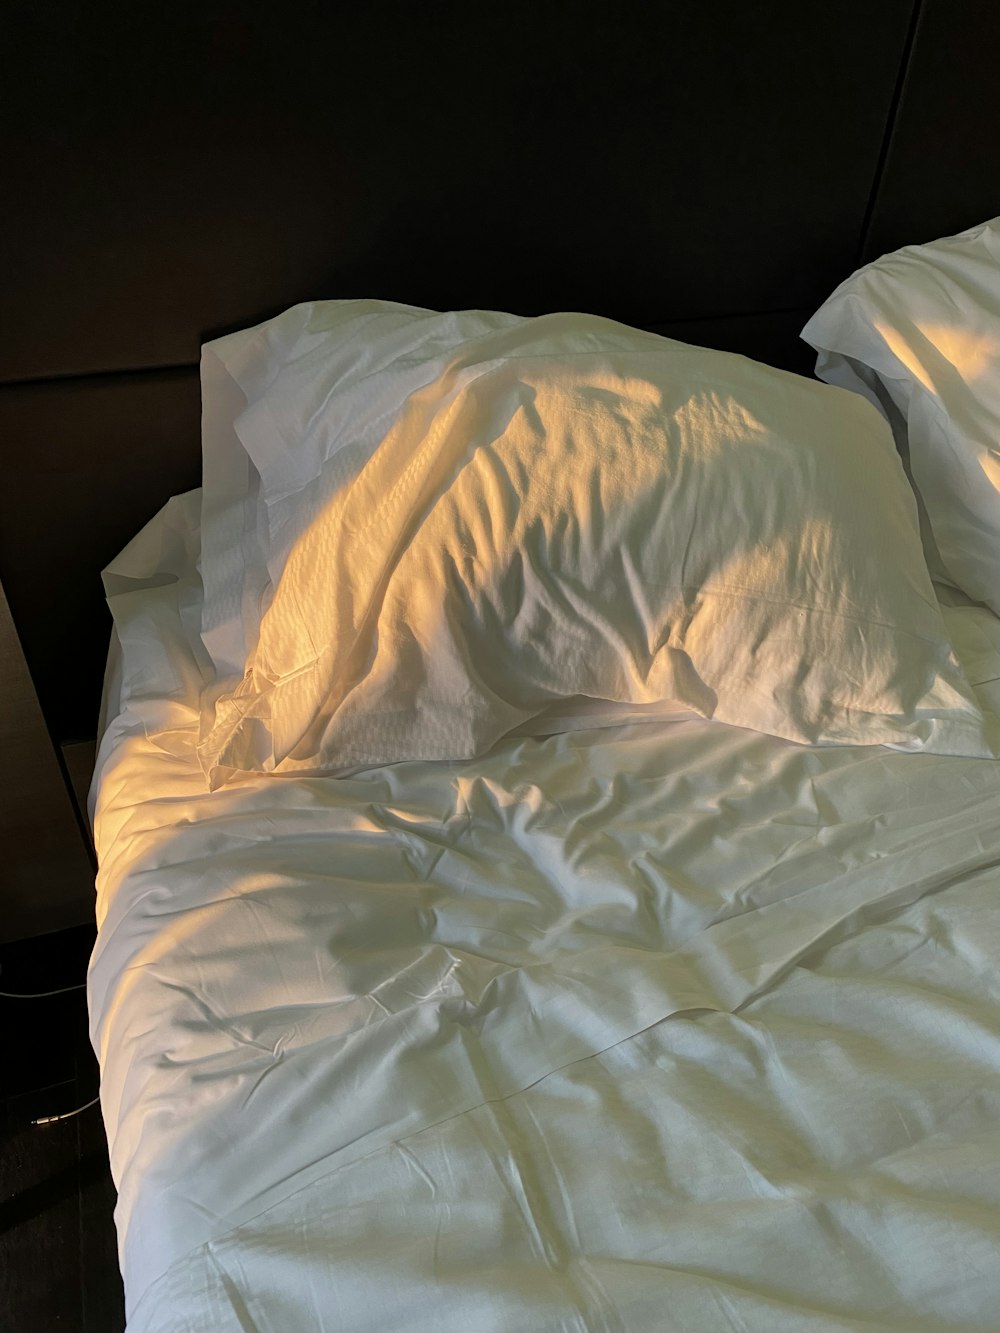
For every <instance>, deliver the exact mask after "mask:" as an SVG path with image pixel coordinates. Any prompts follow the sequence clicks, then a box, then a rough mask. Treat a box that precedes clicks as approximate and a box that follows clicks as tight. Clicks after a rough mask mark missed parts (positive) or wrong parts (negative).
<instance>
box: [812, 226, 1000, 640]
mask: <svg viewBox="0 0 1000 1333" xmlns="http://www.w3.org/2000/svg"><path fill="white" fill-rule="evenodd" d="M802 337H803V338H804V339H805V340H806V341H807V342H808V343H810V344H811V345H812V346H813V347H815V348H816V350H817V352H818V353H819V358H818V360H817V363H816V373H817V375H819V376H820V377H821V378H822V379H824V380H827V381H828V382H829V383H831V384H839V385H842V386H844V387H846V388H849V389H853V390H855V392H857V393H861V394H863V395H864V396H865V397H867V398H869V399H870V401H872V402H874V403H875V404H876V406H878V407H879V408H880V410H881V411H882V412H883V413H884V414H885V415H886V417H887V418H888V419H889V421H890V422H891V423H892V424H893V426H894V429H895V431H896V435H897V442H898V444H899V447H900V450H901V452H902V453H903V454H904V456H907V457H908V464H909V470H910V474H911V477H912V481H913V484H914V486H915V488H916V490H917V492H918V494H919V497H920V500H921V502H922V504H923V507H924V509H925V511H926V516H927V522H928V525H929V534H928V535H929V537H930V538H931V539H932V544H929V550H928V561H929V563H931V565H932V569H933V571H934V572H935V573H943V575H944V576H945V577H946V578H947V580H948V581H950V582H951V583H953V584H954V585H955V586H956V587H958V588H960V589H962V591H963V592H965V593H966V594H967V595H968V596H970V597H972V598H973V599H975V600H976V601H979V602H984V603H986V605H988V606H989V607H990V608H991V609H992V610H993V611H995V612H996V613H997V614H1000V218H994V219H993V220H992V221H991V222H986V223H983V224H982V225H981V226H978V227H972V228H970V229H969V230H968V231H963V232H961V233H960V234H959V235H957V236H949V237H946V238H945V239H944V240H940V241H935V242H934V243H933V244H930V245H914V246H907V247H906V248H905V249H902V250H897V251H896V252H895V253H893V254H889V255H884V256H883V257H882V258H881V259H878V260H876V261H875V263H873V264H868V265H867V266H866V267H865V268H862V269H859V271H858V272H857V273H855V274H854V275H853V276H852V277H850V278H848V279H847V281H846V282H843V283H841V285H840V286H839V287H838V288H837V290H836V291H835V292H834V293H833V295H832V296H831V297H830V299H829V300H828V301H826V302H825V303H824V304H823V305H822V306H821V307H820V309H819V310H818V311H817V312H816V314H815V315H814V316H813V317H812V319H810V321H809V322H808V324H806V326H805V328H804V329H803V330H802ZM938 560H940V566H939V567H937V568H935V566H936V565H937V562H938Z"/></svg>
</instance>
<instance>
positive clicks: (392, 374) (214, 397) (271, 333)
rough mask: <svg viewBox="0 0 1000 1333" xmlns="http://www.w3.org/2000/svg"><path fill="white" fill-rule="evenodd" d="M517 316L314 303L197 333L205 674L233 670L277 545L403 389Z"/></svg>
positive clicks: (286, 543) (264, 593)
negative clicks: (208, 662)
mask: <svg viewBox="0 0 1000 1333" xmlns="http://www.w3.org/2000/svg"><path fill="white" fill-rule="evenodd" d="M524 322H525V321H524V320H523V319H520V318H519V317H517V316H515V315H505V314H500V313H496V312H492V311H475V310H474V311H458V312H446V313H438V312H435V311H431V310H421V309H418V308H417V307H415V306H404V305H399V304H397V303H395V302H391V301H368V300H359V301H318V302H307V303H304V304H301V305H297V306H293V307H292V308H291V309H289V310H286V311H284V312H283V313H282V314H281V315H278V316H276V317H275V318H273V319H269V320H266V321H264V323H262V324H258V325H256V326H255V327H253V328H249V329H241V330H240V331H239V332H237V333H232V334H228V335H226V336H225V337H223V338H217V339H215V340H214V341H213V342H210V343H206V344H205V346H204V347H203V348H202V356H201V393H202V432H201V433H202V462H203V491H202V495H203V499H202V516H201V526H202V549H203V583H204V593H205V602H204V609H203V613H202V639H203V642H204V644H205V647H206V649H207V650H208V652H209V655H210V657H211V659H212V661H213V663H214V665H215V669H216V673H217V675H219V676H223V677H224V676H227V675H230V674H232V673H233V672H235V673H236V674H238V675H239V674H242V672H243V669H244V665H245V663H246V660H247V658H248V656H249V654H250V653H251V652H252V651H253V648H254V645H255V644H256V639H257V633H258V629H259V624H260V617H261V614H262V612H263V609H264V608H265V607H266V605H267V602H268V600H269V598H270V595H271V591H272V589H273V585H274V584H275V583H276V582H277V580H278V578H279V577H280V575H281V571H282V569H283V568H284V562H285V560H286V558H287V555H288V552H289V550H291V548H292V546H294V544H295V542H296V541H297V540H298V538H299V536H301V534H302V532H303V531H305V529H306V528H307V527H308V526H309V524H310V522H311V521H312V519H313V518H314V517H315V515H316V514H317V513H319V512H320V511H321V509H322V508H323V506H324V504H325V503H326V501H327V499H328V498H329V496H330V495H331V494H332V493H333V492H334V491H336V490H337V489H338V488H339V487H340V486H341V485H343V484H344V483H345V482H346V481H348V480H350V479H351V478H353V477H354V476H355V475H356V474H357V472H358V470H359V469H360V468H361V467H362V466H363V464H364V463H365V461H366V460H367V458H368V457H369V456H370V454H371V452H372V450H373V449H374V448H375V447H376V445H377V444H378V442H379V440H380V439H382V437H383V436H384V435H385V433H386V431H387V430H388V429H389V428H390V427H391V425H392V424H393V422H394V420H395V419H396V417H397V416H398V414H399V412H400V410H401V409H402V405H403V403H404V402H405V401H406V398H407V397H408V395H409V394H410V393H411V392H413V391H414V390H415V389H418V388H420V387H421V386H422V385H424V384H427V383H429V382H430V381H431V380H433V379H435V378H436V376H437V375H439V374H440V373H441V372H442V371H443V369H444V367H445V366H446V365H447V363H448V361H449V359H450V358H451V357H452V356H453V355H454V353H455V352H456V350H457V349H458V348H460V347H463V346H465V345H467V344H468V343H469V342H470V341H471V340H473V339H475V338H476V337H479V336H482V335H484V334H489V333H493V332H495V331H497V330H498V329H504V328H508V327H511V326H514V325H519V324H523V323H524Z"/></svg>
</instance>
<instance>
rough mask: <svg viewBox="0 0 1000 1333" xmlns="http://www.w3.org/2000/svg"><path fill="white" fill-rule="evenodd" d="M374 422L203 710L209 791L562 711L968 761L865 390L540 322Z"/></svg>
mask: <svg viewBox="0 0 1000 1333" xmlns="http://www.w3.org/2000/svg"><path fill="white" fill-rule="evenodd" d="M376 374H377V372H376ZM371 388H372V391H373V393H374V394H375V398H376V399H377V400H378V401H380V402H381V401H382V400H381V399H380V398H379V395H378V390H379V385H378V384H377V383H376V384H374V385H372V386H371ZM323 402H324V408H323V411H324V413H325V414H326V416H325V421H324V424H323V427H322V428H323V429H324V430H325V431H326V432H327V433H328V435H329V436H330V437H331V438H333V437H334V436H335V435H336V430H337V413H338V409H339V399H338V395H337V394H336V393H334V394H329V395H327V396H326V397H325V398H324V400H323ZM287 405H288V404H287V401H286V402H285V403H284V406H285V407H287ZM267 406H268V408H269V410H270V408H271V402H270V400H268V403H267ZM300 417H301V413H300V414H299V416H298V417H297V418H296V419H300ZM386 419H387V420H391V422H392V424H391V426H390V428H389V429H388V430H387V432H386V434H385V436H384V438H383V439H381V441H380V442H379V443H378V444H377V447H373V448H372V449H371V450H370V452H369V456H368V458H367V461H365V462H364V464H363V466H362V467H361V468H360V470H359V471H358V472H357V473H356V475H355V476H354V477H353V478H352V479H350V480H347V481H344V482H342V483H341V484H339V485H338V486H337V487H334V488H329V489H328V490H327V494H326V498H325V502H324V504H323V506H322V507H321V508H320V509H319V510H318V511H317V510H311V511H310V512H311V517H310V521H309V523H308V525H307V526H306V527H305V528H304V529H303V531H302V532H301V535H300V536H299V537H298V538H297V540H296V541H295V543H294V546H293V547H292V549H291V550H290V551H289V553H288V554H287V558H286V559H285V562H284V566H283V569H282V572H281V574H280V578H279V579H278V580H277V581H276V585H275V589H274V593H273V597H272V599H271V601H270V604H269V606H268V609H267V611H266V613H265V614H264V616H263V619H262V621H261V624H260V634H259V640H258V642H257V645H256V649H255V651H254V652H253V654H252V655H251V657H250V660H249V663H248V666H247V669H246V671H245V674H244V676H243V678H242V679H241V680H230V681H229V682H223V683H222V685H221V687H217V688H216V689H214V690H213V691H212V692H211V696H210V697H209V698H207V699H206V701H205V702H206V705H207V708H206V714H205V716H206V722H205V726H204V730H203V734H202V737H201V740H200V744H199V754H200V756H201V760H202V763H203V766H204V768H205V770H206V772H207V773H208V775H209V778H210V783H211V785H213V786H218V785H220V784H221V783H223V782H224V781H226V780H228V779H229V778H230V777H232V776H234V775H236V774H239V773H256V772H276V773H292V772H305V773H329V772H338V771H344V770H347V769H351V768H357V767H362V766H368V765H374V764H382V763H389V762H396V761H400V760H405V759H462V758H468V757H471V756H473V755H476V754H479V753H481V752H483V751H485V750H486V749H488V748H489V747H490V746H492V745H493V744H494V743H495V742H496V741H497V740H498V739H499V738H500V737H502V736H503V735H505V734H506V733H508V732H509V731H511V730H512V729H514V728H516V727H518V726H521V725H523V724H524V723H525V722H526V721H528V720H529V719H531V718H533V717H536V716H538V715H539V714H541V713H542V712H544V711H545V710H546V709H548V708H551V707H552V705H553V704H554V703H555V702H557V701H559V700H567V699H571V698H573V697H574V696H584V697H585V698H588V699H601V700H608V701H611V702H613V703H616V704H634V705H640V706H644V705H651V704H656V703H659V702H662V701H670V702H672V703H673V704H680V705H683V706H684V707H686V708H689V709H692V710H694V712H695V713H697V714H698V715H700V716H702V717H714V718H717V719H719V720H720V721H724V722H729V723H733V724H735V725H738V726H744V727H751V728H754V729H756V730H760V731H765V732H769V733H771V734H773V735H776V736H783V737H786V738H788V739H791V740H795V741H800V742H806V743H813V742H827V743H858V744H897V745H903V746H908V747H915V748H919V746H921V745H926V746H930V747H933V748H938V749H942V750H946V751H954V752H957V753H975V754H982V753H989V750H988V748H987V746H986V742H985V740H984V736H983V719H982V716H981V714H980V713H979V710H978V708H977V706H976V704H975V702H974V700H973V698H972V695H971V693H970V690H969V687H968V685H967V683H966V681H965V678H964V676H963V674H962V672H961V669H960V667H959V666H958V664H957V662H956V660H955V658H954V655H953V653H952V651H951V647H950V644H949V642H948V638H947V634H946V632H945V629H944V625H943V622H942V619H941V615H940V612H939V609H938V606H937V604H936V602H935V599H934V595H933V590H932V588H931V584H930V579H929V576H928V573H927V569H926V566H925V565H924V562H923V558H922V555H921V551H920V544H919V537H918V532H917V523H916V513H915V508H914V505H913V499H912V496H911V493H910V491H909V488H908V486H907V483H906V479H905V476H904V474H903V471H902V468H901V466H900V462H899V459H898V457H897V455H896V452H895V449H894V447H893V443H892V438H891V435H890V433H889V431H888V429H887V428H886V426H885V423H884V422H883V421H882V419H881V418H880V417H879V415H878V414H877V413H876V412H874V411H873V410H872V408H871V407H870V406H869V404H867V403H865V402H864V401H863V400H862V399H861V398H859V397H857V396H855V395H851V394H845V393H843V392H841V391H840V390H839V389H832V388H829V387H828V386H825V385H821V384H817V383H815V382H813V381H810V380H806V379H802V378H800V377H798V376H795V375H789V374H785V373H783V372H781V371H776V370H771V369H770V368H768V367H764V366H759V365H756V364H754V363H753V362H750V361H747V360H745V359H744V358H742V357H738V356H731V355H728V354H726V353H721V352H709V351H705V350H703V349H700V348H693V347H687V346H684V345H683V344H679V343H675V342H672V341H670V340H667V339H663V338H659V337H656V336H655V335H652V334H643V333H640V332H637V331H635V330H630V329H627V328H625V327H623V326H621V325H617V324H614V323H612V322H611V321H608V320H601V319H597V318H594V317H590V316H582V315H551V316H544V317H542V318H540V319H537V320H518V321H516V322H514V323H511V324H509V325H508V327H506V328H500V329H497V330H496V331H495V332H493V333H490V334H486V335H484V336H481V337H478V338H477V339H475V340H474V341H472V342H469V343H467V344H465V345H464V346H463V347H462V349H461V350H460V351H459V352H458V353H457V354H455V355H454V356H452V357H451V359H450V360H449V361H448V363H447V365H446V366H445V368H444V369H443V370H442V371H441V372H440V373H438V374H437V375H436V377H435V378H433V379H432V380H430V381H428V382H426V383H425V384H424V386H423V387H422V388H420V389H418V390H416V391H415V392H412V393H411V394H410V395H409V397H408V398H407V399H406V401H405V403H402V404H398V405H397V404H393V405H391V406H390V407H389V409H388V411H387V414H386ZM272 424H273V426H274V428H275V430H276V431H280V432H281V433H282V435H283V436H284V438H286V439H292V438H293V436H292V432H288V434H287V435H286V434H285V428H286V424H287V423H286V422H285V421H283V420H281V419H280V418H279V417H278V416H275V417H274V420H273V423H272ZM304 424H305V425H306V426H307V427H308V429H309V430H312V431H317V430H318V429H319V427H318V425H317V423H316V422H315V421H314V420H310V421H308V422H304ZM274 438H275V437H272V441H273V439H274ZM316 466H318V470H319V472H320V474H322V471H323V466H322V463H321V462H320V463H318V464H317V463H316V461H315V456H314V461H313V462H312V463H310V468H313V467H316ZM308 470H309V469H307V471H308ZM280 471H281V470H280V467H278V466H277V465H276V466H275V468H274V469H273V471H272V473H271V475H270V477H268V475H266V469H262V470H261V477H262V481H263V484H264V486H265V487H267V486H268V485H269V484H272V483H277V484H278V489H279V490H280V489H283V488H282V487H281V484H280ZM303 476H304V473H303V472H299V473H298V476H297V479H298V480H299V481H301V480H302V479H303Z"/></svg>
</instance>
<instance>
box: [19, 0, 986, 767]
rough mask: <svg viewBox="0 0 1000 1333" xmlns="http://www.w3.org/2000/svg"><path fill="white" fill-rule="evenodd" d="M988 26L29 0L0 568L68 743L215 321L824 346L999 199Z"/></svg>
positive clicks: (23, 13)
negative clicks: (921, 250) (830, 334)
mask: <svg viewBox="0 0 1000 1333" xmlns="http://www.w3.org/2000/svg"><path fill="white" fill-rule="evenodd" d="M998 39H1000V9H998V7H997V6H996V3H995V0H878V3H872V0H841V2H840V3H839V4H836V5H833V6H831V5H815V4H808V3H804V2H803V0H796V2H795V3H791V2H789V0H761V2H760V3H755V4H750V3H747V2H746V0H698V2H697V3H687V2H685V3H679V2H671V0H661V3H659V4H655V5H651V4H645V3H642V4H634V3H633V4H630V3H621V4H617V5H610V6H606V7H603V8H601V9H599V10H595V9H593V8H592V7H587V6H583V5H580V4H579V3H568V2H566V0H533V2H532V3H521V0H516V2H515V3H508V4H506V5H501V6H487V5H480V4H476V3H473V2H471V0H425V3H422V4H417V3H408V4H402V3H389V4H386V3H382V4H378V5H374V4H364V3H360V2H359V3H355V4H352V5H347V4H338V3H334V2H331V0H313V3H291V4H285V5H276V4H273V3H266V4H265V3H260V2H259V0H242V3H238V4H237V3H231V2H229V0H200V2H199V3H184V2H183V0H180V2H179V3H177V4H167V5H159V6H153V5H134V4H133V5H128V4H125V3H116V4H110V3H106V2H103V3H102V2H101V0H98V2H97V3H95V4H83V3H72V2H71V0H52V3H48V4H37V3H34V2H33V3H24V2H23V0H21V2H20V3H18V2H17V0H15V3H14V4H13V6H9V7H8V19H7V22H6V24H5V32H4V52H5V53H4V59H5V61H7V62H9V63H10V69H9V70H8V71H7V72H6V74H5V76H4V87H5V96H6V98H7V101H8V104H9V106H8V112H7V115H6V116H5V117H4V129H5V133H6V134H7V135H8V136H9V139H8V141H7V142H5V143H4V144H3V145H2V152H0V159H2V168H0V170H2V171H3V173H4V175H5V177H6V181H5V188H4V192H3V198H4V204H3V209H2V212H0V226H2V228H3V236H2V253H3V255H4V258H5V261H6V262H5V264H4V269H5V274H4V284H5V290H4V293H3V319H2V321H0V448H2V451H3V474H2V475H3V479H4V480H3V486H2V488H0V582H2V585H3V588H4V589H5V590H6V594H7V597H8V599H9V603H10V607H11V611H12V614H13V617H14V621H15V624H16V625H17V628H18V632H19V634H20V637H21V640H22V643H23V646H24V650H25V655H26V657H27V660H28V663H29V666H30V669H31V672H32V675H33V677H34V681H35V684H36V688H37V690H38V693H39V696H40V699H41V701H42V706H43V709H44V712H45V715H46V718H47V721H48V724H49V727H50V729H51V732H52V734H53V737H54V739H56V740H57V741H60V742H63V741H67V740H71V739H74V738H81V737H86V736H88V735H92V734H93V731H94V728H95V724H96V717H97V708H98V701H99V696H100V678H101V673H102V668H103V662H104V656H105V652H106V648H107V636H108V630H109V624H110V622H109V618H108V616H107V611H106V607H105V606H104V603H103V600H102V591H101V585H100V579H99V571H100V569H101V567H102V566H103V565H104V564H105V563H107V561H108V560H109V559H110V558H111V557H112V556H113V555H114V554H115V553H116V552H117V551H118V550H119V549H120V548H121V547H122V546H123V545H124V544H125V542H126V541H127V540H128V539H129V538H130V537H131V536H132V535H133V533H134V532H135V531H136V530H137V529H138V528H139V527H140V526H141V525H142V524H143V523H144V522H145V521H146V520H147V519H148V518H150V517H151V516H152V514H153V513H155V512H156V510H157V509H158V508H159V507H160V506H161V505H162V504H163V503H164V501H165V500H166V499H167V498H168V497H169V496H170V495H171V494H173V493H176V492H179V491H182V490H186V489H188V488H189V487H192V486H195V485H197V484H198V482H199V439H198V414H199V402H198V380H197V360H198V353H199V346H200V344H201V343H202V342H203V341H204V340H206V339H207V338H209V337H213V336H216V335H218V334H220V333H222V332H225V331H228V330H230V329H233V328H237V327H240V326H242V325H246V324H250V323H255V322H257V321H259V320H261V319H263V318H265V317H266V316H268V315H270V314H272V313H276V312H277V311H279V310H281V309H282V308H284V307H286V306H288V305H291V304H293V303H294V302H297V301H300V300H304V299H309V298H317V297H333V296H357V295H370V296H380V297H385V298H389V299H393V300H399V301H406V302H412V303H414V304H418V305H427V306H430V307H433V308H437V309H441V308H454V307H493V308H500V309H507V310H514V311H518V312H523V313H536V312H542V311H546V310H556V309H578V310H589V311H594V312H597V313H600V314H604V315H609V316H612V317H614V318H618V319H621V320H624V321H626V322H628V323H632V324H637V325H641V326H644V327H648V328H654V329H657V330H660V331H662V332H665V333H669V334H670V335H672V336H675V337H679V338H682V339H685V340H687V341H690V342H695V343H703V344H706V345H713V346H719V347H725V348H728V349H732V350H736V351H740V352H743V353H745V354H747V355H751V356H755V357H757V358H759V359H761V360H765V361H769V362H771V363H773V364H775V365H780V366H784V367H786V368H788V369H792V370H796V371H799V372H800V373H803V374H808V373H809V371H810V366H811V358H810V355H809V353H808V350H807V349H806V348H805V346H804V345H803V344H801V343H800V342H799V341H798V338H797V333H798V330H799V328H800V327H801V325H802V323H803V322H804V320H805V318H806V317H807V316H808V315H809V314H810V313H811V312H812V310H813V309H815V307H816V306H817V305H818V304H819V303H820V302H821V301H822V299H823V298H824V297H825V296H826V295H827V294H828V292H829V291H830V290H831V288H832V287H833V286H835V285H836V283H838V282H839V281H840V280H841V279H843V278H844V277H846V276H847V274H848V273H850V272H851V270H852V269H853V268H855V267H856V266H857V264H858V263H859V262H861V261H862V260H863V259H865V258H868V257H871V256H873V255H875V254H877V253H880V252H882V251H884V250H886V249H891V248H894V247H896V246H899V245H902V244H907V243H911V242H919V241H922V240H928V239H931V238H932V237H934V236H936V235H941V234H945V233H948V232H952V231H956V230H959V229H961V228H963V227H966V226H969V225H971V224H973V223H975V222H978V221H981V220H983V219H985V218H986V217H989V216H992V215H994V214H996V213H998V212H1000V178H998V171H997V166H996V160H997V154H996V147H995V138H996V134H995V127H996V126H997V125H998V124H1000V80H998V79H997V78H996V73H995V60H994V58H995V52H996V50H997V49H998ZM11 104H12V105H11Z"/></svg>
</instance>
